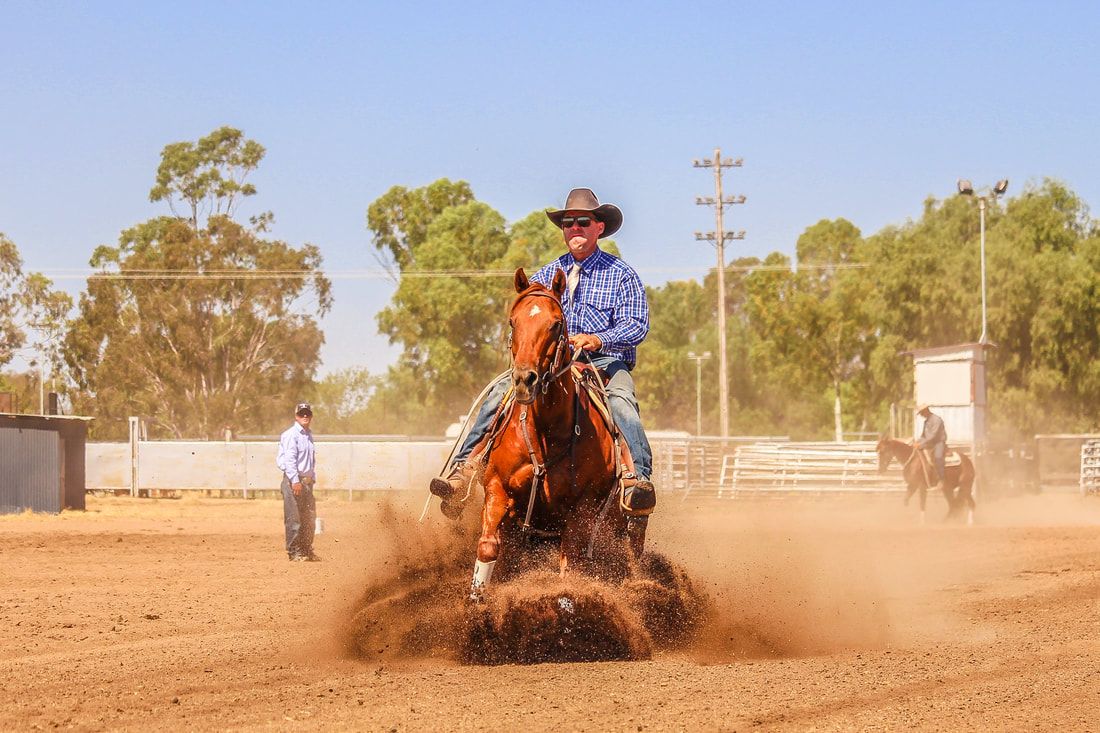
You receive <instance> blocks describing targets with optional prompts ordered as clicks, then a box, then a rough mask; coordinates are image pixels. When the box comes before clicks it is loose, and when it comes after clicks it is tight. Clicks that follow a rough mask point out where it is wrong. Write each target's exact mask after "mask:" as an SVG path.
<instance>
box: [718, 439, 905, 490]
mask: <svg viewBox="0 0 1100 733" xmlns="http://www.w3.org/2000/svg"><path fill="white" fill-rule="evenodd" d="M904 491H905V481H904V479H903V478H902V473H901V467H900V466H899V465H898V464H897V462H893V463H892V464H891V465H890V467H889V468H888V469H887V470H886V472H885V473H879V470H878V453H877V452H876V451H875V443H873V442H870V441H853V442H845V443H824V442H821V443H817V442H813V443H757V444H753V445H747V446H741V447H739V448H737V449H736V450H735V451H734V452H733V454H732V455H731V454H727V455H726V456H725V457H724V458H723V461H722V470H721V474H720V476H719V479H718V485H717V489H716V494H717V496H718V498H724V497H733V496H738V495H746V494H760V493H764V492H768V493H774V492H780V493H791V494H819V493H835V492H848V493H851V492H857V493H900V492H904Z"/></svg>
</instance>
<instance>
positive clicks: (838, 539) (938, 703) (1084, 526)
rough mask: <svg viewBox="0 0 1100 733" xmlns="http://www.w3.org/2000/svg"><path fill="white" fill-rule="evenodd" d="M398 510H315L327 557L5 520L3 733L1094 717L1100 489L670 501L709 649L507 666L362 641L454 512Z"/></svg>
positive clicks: (780, 725)
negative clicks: (399, 579)
mask: <svg viewBox="0 0 1100 733" xmlns="http://www.w3.org/2000/svg"><path fill="white" fill-rule="evenodd" d="M382 501H383V499H381V498H379V500H378V501H364V502H346V501H337V500H326V501H321V502H319V507H320V513H321V515H322V516H323V517H324V518H325V521H326V529H327V531H326V533H325V534H323V535H321V536H320V537H318V539H317V544H316V549H317V551H318V553H320V554H321V555H322V556H323V557H324V562H322V563H318V564H307V563H289V562H287V560H286V558H285V555H284V554H283V553H282V550H281V533H282V526H281V504H280V503H278V502H276V501H272V500H255V501H244V500H236V499H200V498H183V499H176V500H172V499H141V500H135V499H129V498H114V497H89V501H88V511H87V512H84V513H78V512H71V513H65V514H62V515H61V516H42V515H29V514H26V515H18V516H5V517H0V590H2V593H0V628H2V629H3V633H2V635H0V701H2V702H0V729H4V730H26V729H42V728H65V729H70V728H71V729H82V730H92V729H95V730H101V729H142V730H150V729H212V728H216V729H240V728H245V729H278V730H283V729H285V730H305V729H311V730H315V729H355V730H368V731H369V730H380V731H393V730H397V731H401V730H459V731H465V730H551V729H552V730H631V731H637V730H752V729H765V730H855V729H858V730H898V729H918V730H997V729H1005V730H1023V729H1035V730H1055V729H1059V730H1087V729H1093V730H1095V729H1097V728H1098V727H1100V706H1098V704H1097V703H1098V700H1100V501H1097V500H1085V499H1082V498H1079V497H1074V496H1051V497H1025V498H1020V499H1014V500H1004V501H1001V502H999V503H995V504H990V505H988V506H984V507H981V513H980V515H979V523H978V525H977V526H975V527H973V528H967V527H964V526H956V525H951V526H944V525H939V524H935V523H930V524H929V525H928V526H925V527H920V526H918V524H917V521H916V515H915V511H914V510H913V509H911V508H910V509H904V508H903V507H901V506H900V505H897V504H895V503H894V502H893V501H890V502H883V501H881V500H872V499H866V498H864V499H845V500H821V501H815V502H808V501H797V500H782V501H768V502H729V501H727V502H722V503H719V502H709V503H707V502H699V503H690V502H689V503H676V502H674V501H666V502H665V503H664V504H663V505H662V506H661V507H660V512H659V513H658V514H657V515H655V516H654V519H653V525H652V528H651V533H650V539H651V543H650V544H651V547H653V548H656V549H658V550H660V551H661V552H664V553H666V554H667V555H669V556H671V557H672V558H674V559H675V560H677V561H678V562H679V563H680V564H681V565H682V566H683V567H684V568H685V569H687V571H688V572H689V573H690V574H691V575H692V577H693V578H695V579H696V580H697V581H698V582H699V583H700V585H701V587H704V588H705V589H706V591H707V593H708V594H709V595H710V597H711V599H712V601H713V608H714V611H713V615H712V617H711V618H710V619H709V620H708V621H707V623H706V626H705V627H704V628H703V629H702V630H701V631H700V634H699V636H698V637H697V638H696V639H695V641H694V642H692V643H690V644H688V645H686V646H683V647H682V648H676V649H661V650H657V651H656V652H655V653H654V656H653V658H652V659H650V660H648V661H639V662H601V663H589V664H540V665H531V666H507V665H506V666H496V667H477V666H466V665H462V664H459V663H458V662H457V661H454V660H453V659H448V658H439V657H429V658H419V659H418V658H402V659H396V660H395V659H388V660H386V661H378V660H365V659H362V658H357V657H355V656H354V655H351V654H349V653H348V651H347V649H346V644H345V639H346V632H345V627H346V624H347V620H348V618H349V614H350V613H351V610H352V609H353V607H354V606H355V604H356V601H357V600H358V598H359V597H360V595H361V594H362V593H363V590H364V588H366V587H367V586H368V585H370V584H371V583H372V582H373V580H374V579H375V578H377V577H380V575H385V574H387V573H392V570H393V568H392V563H395V562H397V560H396V559H395V558H398V557H400V556H402V555H405V556H408V554H409V553H410V552H416V551H417V550H416V548H417V547H419V546H420V543H419V541H418V540H417V538H416V537H415V535H417V534H418V533H427V534H430V533H433V532H439V531H440V530H441V527H442V520H436V519H433V520H432V521H431V522H429V524H428V525H427V527H426V528H422V529H418V528H417V526H416V525H415V522H414V521H413V520H412V519H411V517H413V516H415V514H416V510H418V509H419V502H420V501H422V495H420V494H416V495H409V496H404V497H396V498H394V499H390V500H388V501H390V502H393V503H394V504H395V506H396V510H394V507H386V506H384V505H383V504H382V503H380V502H382ZM933 507H934V510H935V512H938V511H939V509H940V507H939V505H933ZM935 512H933V513H935ZM433 516H434V514H433ZM383 522H384V523H385V525H386V526H382V523H383ZM394 538H397V541H398V542H399V543H401V544H402V546H398V547H395V546H394V542H395V539H394ZM401 538H409V542H407V543H404V542H402V541H401ZM471 563H472V555H471ZM458 590H460V589H457V590H456V589H455V588H452V587H449V586H448V587H441V588H440V589H439V593H440V594H450V593H455V592H458Z"/></svg>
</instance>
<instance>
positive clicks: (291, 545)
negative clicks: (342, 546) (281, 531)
mask: <svg viewBox="0 0 1100 733" xmlns="http://www.w3.org/2000/svg"><path fill="white" fill-rule="evenodd" d="M280 488H281V489H282V491H283V524H284V525H285V527H286V553H287V554H288V555H290V556H292V557H293V556H294V555H309V554H310V553H312V552H313V525H314V519H315V518H316V516H317V501H316V500H315V499H314V498H313V487H312V486H306V485H305V484H302V493H300V494H298V495H297V496H295V495H294V490H293V489H292V488H291V486H290V479H288V478H287V477H286V476H285V475H284V476H283V485H282V486H281V487H280Z"/></svg>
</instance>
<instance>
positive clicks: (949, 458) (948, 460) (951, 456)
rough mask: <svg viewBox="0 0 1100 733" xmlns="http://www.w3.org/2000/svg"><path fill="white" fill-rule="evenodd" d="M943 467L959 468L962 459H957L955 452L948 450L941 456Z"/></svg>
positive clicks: (957, 455)
mask: <svg viewBox="0 0 1100 733" xmlns="http://www.w3.org/2000/svg"><path fill="white" fill-rule="evenodd" d="M943 465H944V466H945V467H946V466H961V465H962V459H961V458H959V454H958V452H956V451H953V450H949V451H947V452H946V453H945V454H944V456H943Z"/></svg>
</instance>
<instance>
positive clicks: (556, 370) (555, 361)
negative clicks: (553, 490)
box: [508, 290, 581, 536]
mask: <svg viewBox="0 0 1100 733" xmlns="http://www.w3.org/2000/svg"><path fill="white" fill-rule="evenodd" d="M528 297H539V298H549V299H550V300H551V301H553V302H554V305H556V306H557V307H558V309H559V310H560V309H561V302H560V301H559V300H558V299H557V297H555V296H554V294H553V293H550V292H548V291H545V290H531V291H530V292H528V293H525V294H524V295H522V296H521V297H520V298H519V299H517V300H516V303H515V305H513V306H512V311H513V312H515V310H516V308H517V307H518V306H519V304H520V302H522V301H523V300H525V299H527V298H528ZM561 324H562V329H561V332H560V333H559V334H558V340H557V343H555V344H554V355H553V357H552V358H551V359H550V365H549V367H548V368H547V370H546V371H545V372H543V373H542V374H538V376H537V378H536V381H535V388H536V390H537V391H538V393H539V394H536V395H535V400H537V399H538V398H539V395H545V394H546V393H547V392H549V391H550V385H552V384H553V383H554V382H556V381H558V380H559V379H560V378H561V377H563V376H564V375H565V374H566V373H568V372H569V371H570V370H571V369H572V368H573V362H574V361H576V358H577V354H573V355H572V356H570V357H569V358H568V359H566V360H565V364H564V365H563V366H560V367H559V366H558V365H559V362H560V361H561V360H562V358H563V354H565V353H567V351H568V343H569V335H568V333H566V328H565V318H564V314H563V315H562V321H561ZM508 353H509V355H510V358H511V362H512V366H513V368H514V367H515V363H516V356H515V354H514V353H513V352H512V333H511V332H509V334H508ZM536 373H537V372H536ZM533 402H534V400H532V403H533ZM520 404H521V408H520V413H519V432H520V435H521V436H523V444H524V446H525V447H526V448H527V456H528V458H529V459H530V461H531V466H532V469H533V471H532V474H531V490H530V493H529V495H528V498H527V512H526V514H525V515H524V518H523V525H522V529H523V531H524V532H528V533H532V534H540V535H544V536H553V535H554V534H555V533H553V532H547V531H545V530H541V529H537V528H536V527H534V526H532V524H531V515H532V514H533V513H534V511H535V496H536V495H537V494H538V493H539V491H540V490H541V488H542V482H543V480H544V479H545V477H546V471H547V469H548V468H550V466H553V465H554V464H556V463H557V462H558V461H560V460H561V459H563V458H565V456H566V454H568V455H569V483H570V487H571V488H572V489H573V491H574V493H575V492H576V488H577V462H576V451H577V439H578V438H579V437H580V434H581V426H580V422H579V419H580V385H579V384H578V385H577V389H575V390H574V391H573V430H572V436H571V437H570V440H569V448H568V449H566V450H564V451H562V452H561V453H560V454H558V455H557V456H555V457H554V458H553V459H549V460H545V461H543V462H541V463H540V462H539V459H538V456H536V455H535V443H534V441H532V440H531V433H530V430H529V429H528V426H527V414H528V413H527V408H528V407H529V406H530V404H523V403H520Z"/></svg>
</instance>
